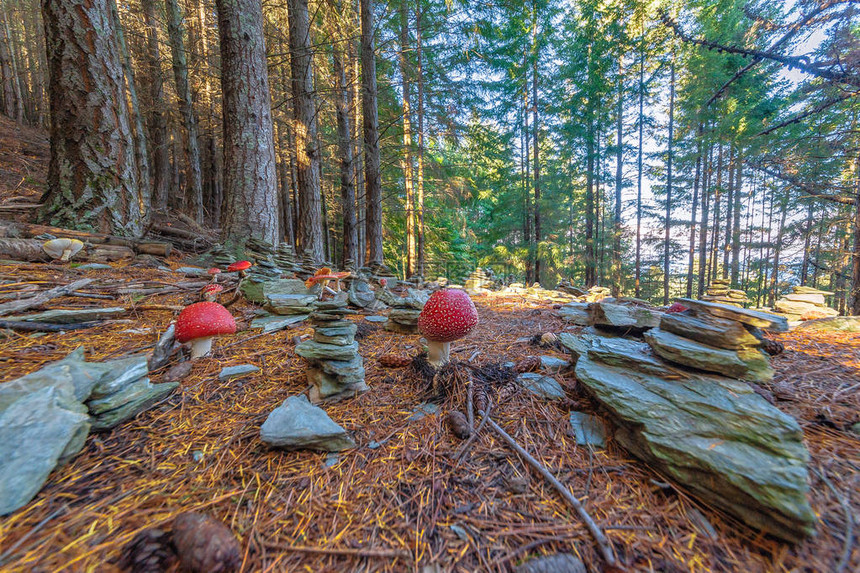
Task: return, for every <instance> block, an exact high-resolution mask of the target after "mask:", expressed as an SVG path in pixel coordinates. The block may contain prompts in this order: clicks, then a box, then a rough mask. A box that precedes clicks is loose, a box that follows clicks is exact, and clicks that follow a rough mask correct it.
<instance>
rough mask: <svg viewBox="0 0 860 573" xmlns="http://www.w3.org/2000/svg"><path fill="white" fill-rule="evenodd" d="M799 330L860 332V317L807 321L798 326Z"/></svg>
mask: <svg viewBox="0 0 860 573" xmlns="http://www.w3.org/2000/svg"><path fill="white" fill-rule="evenodd" d="M797 330H810V331H813V332H860V316H839V317H835V318H819V319H817V320H807V321H805V322H803V323H801V324H800V325H798V326H797Z"/></svg>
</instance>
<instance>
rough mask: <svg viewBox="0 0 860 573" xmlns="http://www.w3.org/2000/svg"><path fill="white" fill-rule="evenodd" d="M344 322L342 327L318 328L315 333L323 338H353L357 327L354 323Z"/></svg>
mask: <svg viewBox="0 0 860 573" xmlns="http://www.w3.org/2000/svg"><path fill="white" fill-rule="evenodd" d="M345 322H346V324H344V325H342V326H320V327H318V328H317V329H316V332H318V333H319V334H322V335H323V336H355V333H356V331H357V330H358V326H357V325H356V324H355V323H354V322H350V321H345Z"/></svg>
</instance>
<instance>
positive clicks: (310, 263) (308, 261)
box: [296, 248, 320, 279]
mask: <svg viewBox="0 0 860 573" xmlns="http://www.w3.org/2000/svg"><path fill="white" fill-rule="evenodd" d="M298 266H299V270H298V271H296V274H297V275H298V276H299V277H301V278H303V279H306V278H308V277H310V276H313V274H314V273H315V272H317V270H318V269H319V268H320V267H319V265H318V264H317V262H316V260H314V255H313V251H311V249H310V248H307V249H305V252H304V254H303V255H302V260H301V261H300V262H299V264H298Z"/></svg>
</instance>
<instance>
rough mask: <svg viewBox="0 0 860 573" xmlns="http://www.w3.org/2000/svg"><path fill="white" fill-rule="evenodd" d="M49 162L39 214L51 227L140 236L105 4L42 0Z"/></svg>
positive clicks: (132, 161) (128, 136)
mask: <svg viewBox="0 0 860 573" xmlns="http://www.w3.org/2000/svg"><path fill="white" fill-rule="evenodd" d="M42 17H43V20H44V23H45V38H46V45H47V53H48V62H49V73H50V96H51V97H50V100H51V160H50V164H49V167H48V191H47V192H46V194H45V196H44V197H43V202H44V203H45V206H44V207H43V211H42V216H43V218H44V219H46V220H47V221H49V222H50V223H51V224H53V225H57V226H61V227H70V228H89V229H93V230H97V231H101V232H109V233H113V234H116V235H124V236H140V234H141V233H142V232H143V220H144V217H145V215H146V211H147V209H148V207H149V206H148V205H147V204H145V203H144V201H143V199H144V198H143V196H142V195H141V192H140V187H139V182H138V173H137V164H136V157H135V141H134V137H133V135H132V129H131V124H130V120H129V109H128V104H127V100H126V97H125V87H124V82H125V78H124V75H123V69H122V63H121V61H120V55H119V53H118V50H117V45H118V44H117V36H116V34H117V31H116V28H115V23H114V19H113V17H112V14H111V5H110V0H87V1H84V0H46V1H45V2H44V3H43V6H42Z"/></svg>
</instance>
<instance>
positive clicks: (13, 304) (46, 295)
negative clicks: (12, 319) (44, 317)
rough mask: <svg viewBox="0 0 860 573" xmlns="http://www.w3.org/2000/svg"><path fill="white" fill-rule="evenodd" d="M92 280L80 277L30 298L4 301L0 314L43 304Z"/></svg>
mask: <svg viewBox="0 0 860 573" xmlns="http://www.w3.org/2000/svg"><path fill="white" fill-rule="evenodd" d="M94 280H95V279H81V280H78V281H75V282H73V283H70V284H67V285H64V286H58V287H56V288H52V289H50V290H46V291H43V292H40V293H39V294H37V295H34V296H31V297H30V298H25V299H21V300H13V301H10V302H5V303H3V304H0V316H2V315H4V314H11V313H14V312H20V311H22V310H27V309H30V308H34V307H37V306H40V305H42V304H45V303H46V302H48V301H49V300H52V299H55V298H58V297H61V296H65V295H67V294H69V293H72V292H75V291H76V290H78V289H81V288H83V287H85V286H86V285H88V284H90V283H91V282H93V281H94Z"/></svg>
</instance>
